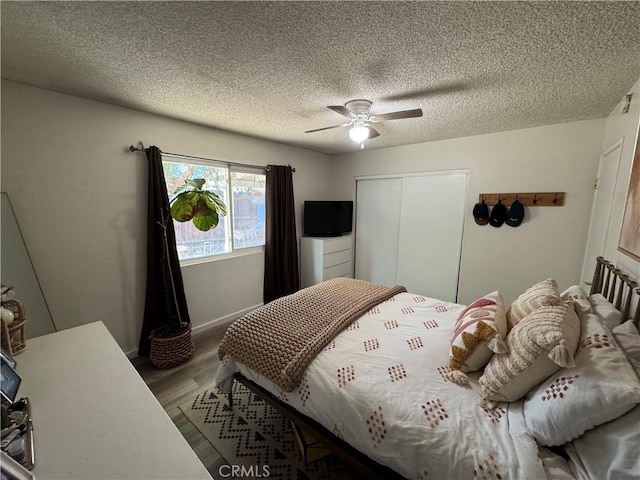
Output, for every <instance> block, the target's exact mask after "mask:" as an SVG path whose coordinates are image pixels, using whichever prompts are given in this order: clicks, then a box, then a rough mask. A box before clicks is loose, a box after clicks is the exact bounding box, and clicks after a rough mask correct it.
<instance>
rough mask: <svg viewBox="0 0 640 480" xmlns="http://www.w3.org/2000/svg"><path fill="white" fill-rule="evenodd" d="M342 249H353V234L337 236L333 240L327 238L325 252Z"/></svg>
mask: <svg viewBox="0 0 640 480" xmlns="http://www.w3.org/2000/svg"><path fill="white" fill-rule="evenodd" d="M340 250H351V235H347V236H345V237H336V238H332V239H331V240H325V242H324V253H325V255H326V254H327V253H333V252H339V251H340Z"/></svg>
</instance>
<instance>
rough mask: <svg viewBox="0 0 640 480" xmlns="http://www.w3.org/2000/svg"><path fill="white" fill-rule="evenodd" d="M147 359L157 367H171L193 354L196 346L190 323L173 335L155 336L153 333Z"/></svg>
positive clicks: (180, 363)
mask: <svg viewBox="0 0 640 480" xmlns="http://www.w3.org/2000/svg"><path fill="white" fill-rule="evenodd" d="M149 338H150V340H151V351H150V353H149V360H151V363H152V364H153V365H154V366H155V367H157V368H172V367H177V366H178V365H182V364H183V363H184V362H186V361H187V360H189V359H190V358H191V357H192V356H193V352H194V351H195V349H196V346H195V345H194V343H193V339H192V338H191V324H189V325H188V326H187V328H186V329H185V331H184V332H182V333H180V334H178V335H175V336H173V337H166V338H165V337H162V336H156V335H154V334H153V333H152V334H151V336H150V337H149Z"/></svg>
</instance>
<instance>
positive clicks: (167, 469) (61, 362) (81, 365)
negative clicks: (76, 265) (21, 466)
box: [15, 322, 212, 480]
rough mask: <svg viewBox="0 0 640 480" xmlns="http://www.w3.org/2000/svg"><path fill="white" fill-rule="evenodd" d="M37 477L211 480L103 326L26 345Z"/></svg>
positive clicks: (26, 393)
mask: <svg viewBox="0 0 640 480" xmlns="http://www.w3.org/2000/svg"><path fill="white" fill-rule="evenodd" d="M15 359H16V361H17V367H16V370H17V371H18V373H19V374H20V375H21V376H22V378H23V382H22V386H21V387H20V391H19V392H18V396H20V397H29V400H30V402H31V413H32V416H33V425H34V436H35V460H36V465H35V468H34V469H33V473H34V474H35V476H36V478H37V479H38V480H45V479H57V480H62V479H82V480H90V479H96V480H97V479H100V480H106V479H123V480H124V479H126V480H135V479H145V480H150V479H211V478H212V477H211V476H210V475H209V473H208V472H207V470H206V468H205V467H204V465H202V463H201V462H200V460H199V459H198V457H197V456H196V455H195V453H194V452H193V450H192V449H191V447H190V446H189V444H188V443H187V441H186V440H185V439H184V438H183V436H182V435H181V434H180V431H179V430H178V429H177V428H176V426H175V425H174V424H173V422H172V421H171V419H170V418H169V416H168V415H167V414H166V412H165V411H164V409H163V408H162V406H161V405H160V404H159V403H158V401H157V400H156V398H155V397H154V396H153V394H152V393H151V391H150V390H149V389H148V388H147V386H146V384H145V383H144V381H143V380H142V378H140V376H139V375H138V372H136V370H135V369H134V368H133V366H132V365H131V363H130V362H129V360H128V359H127V357H126V356H125V355H124V353H123V352H122V350H121V349H120V347H119V346H118V344H117V343H116V342H115V340H114V339H113V337H112V336H111V335H110V334H109V332H108V331H107V329H106V327H105V326H104V324H103V323H102V322H96V323H91V324H88V325H83V326H80V327H76V328H72V329H69V330H63V331H61V332H57V333H52V334H50V335H45V336H42V337H37V338H34V339H31V340H28V341H27V348H26V350H25V351H24V352H22V353H21V354H20V355H17V356H16V357H15Z"/></svg>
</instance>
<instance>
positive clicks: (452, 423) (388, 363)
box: [217, 293, 545, 479]
mask: <svg viewBox="0 0 640 480" xmlns="http://www.w3.org/2000/svg"><path fill="white" fill-rule="evenodd" d="M463 308H464V307H463V306H462V305H457V304H453V303H445V302H442V301H439V300H435V299H430V298H425V297H422V296H419V295H414V294H410V293H400V294H398V295H396V296H394V297H393V298H391V299H389V300H387V301H385V302H383V303H381V304H379V305H377V306H375V307H372V308H371V309H369V310H368V311H367V312H366V313H365V314H364V315H362V316H361V317H360V318H358V319H357V320H355V321H354V322H352V323H351V324H350V325H349V326H348V327H347V328H346V329H345V330H344V331H342V332H341V333H340V334H339V335H337V336H336V337H335V338H334V339H333V340H332V341H330V342H329V343H328V344H327V345H326V346H325V347H324V348H323V349H322V351H321V352H320V353H319V354H318V355H317V356H316V357H315V359H314V360H313V361H312V362H311V363H310V364H309V366H308V368H307V369H306V371H305V372H304V375H303V377H302V379H301V381H300V383H299V385H297V387H296V388H295V389H294V390H293V391H291V392H286V391H284V389H282V388H280V387H278V386H277V385H276V384H275V383H273V382H272V381H270V380H268V379H266V378H265V377H264V376H262V375H260V374H257V373H256V372H254V371H252V370H251V369H250V368H248V367H247V366H246V365H243V364H242V363H241V362H239V361H237V360H236V359H235V358H233V357H232V356H229V355H227V356H225V357H224V359H223V361H222V364H221V366H220V368H219V370H218V373H217V384H218V386H219V387H220V388H221V389H222V390H223V391H227V392H228V391H229V389H230V387H231V385H232V382H233V377H232V376H233V374H234V373H235V372H238V371H240V372H241V373H242V374H243V375H245V376H246V377H247V378H249V379H250V380H253V381H254V382H256V383H258V384H259V385H261V386H263V387H265V388H266V389H267V390H269V391H271V392H272V393H273V394H275V395H276V396H278V397H279V398H280V399H281V400H282V401H284V402H286V403H288V404H290V405H291V406H293V407H295V408H296V409H297V410H298V411H300V412H301V413H303V414H305V415H307V416H309V417H311V418H314V419H315V420H317V421H318V422H319V423H321V424H322V425H323V426H324V427H326V428H327V429H328V430H330V431H332V432H333V433H334V434H335V435H336V436H338V437H340V438H342V439H344V440H345V441H347V442H348V443H349V444H351V445H353V446H354V447H355V448H357V449H358V450H360V451H361V452H363V453H365V454H366V455H368V456H369V457H371V458H373V459H374V460H376V461H378V462H379V463H381V464H384V465H387V466H389V467H391V468H392V469H394V470H396V471H397V472H399V473H400V474H402V475H403V476H405V477H407V478H416V479H428V478H429V479H430V478H435V479H454V478H464V479H473V478H478V479H482V478H485V479H489V478H491V479H508V478H512V479H525V478H526V479H544V478H545V472H544V469H543V466H542V462H541V461H540V459H539V458H538V448H537V445H536V443H535V441H534V439H533V438H532V437H531V436H530V435H529V433H528V432H527V429H526V426H525V423H524V416H523V413H522V404H521V402H516V403H511V404H506V403H505V404H499V405H498V407H497V408H496V409H495V410H485V409H483V408H482V407H481V406H480V401H479V396H478V391H479V387H478V384H477V379H478V376H479V375H478V374H477V373H476V374H470V375H469V378H470V382H471V385H470V386H468V387H462V386H459V385H455V384H453V383H451V382H449V381H447V380H446V379H445V374H446V373H447V372H448V371H449V366H448V351H449V336H450V333H451V331H452V329H453V326H454V324H455V320H456V318H457V316H458V314H459V313H460V312H461V311H462V309H463Z"/></svg>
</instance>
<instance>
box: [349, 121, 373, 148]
mask: <svg viewBox="0 0 640 480" xmlns="http://www.w3.org/2000/svg"><path fill="white" fill-rule="evenodd" d="M349 138H350V139H351V140H353V141H354V142H355V143H359V144H360V145H361V147H364V141H365V140H366V139H367V138H369V127H367V126H366V125H356V126H354V127H353V128H352V129H351V130H349Z"/></svg>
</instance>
